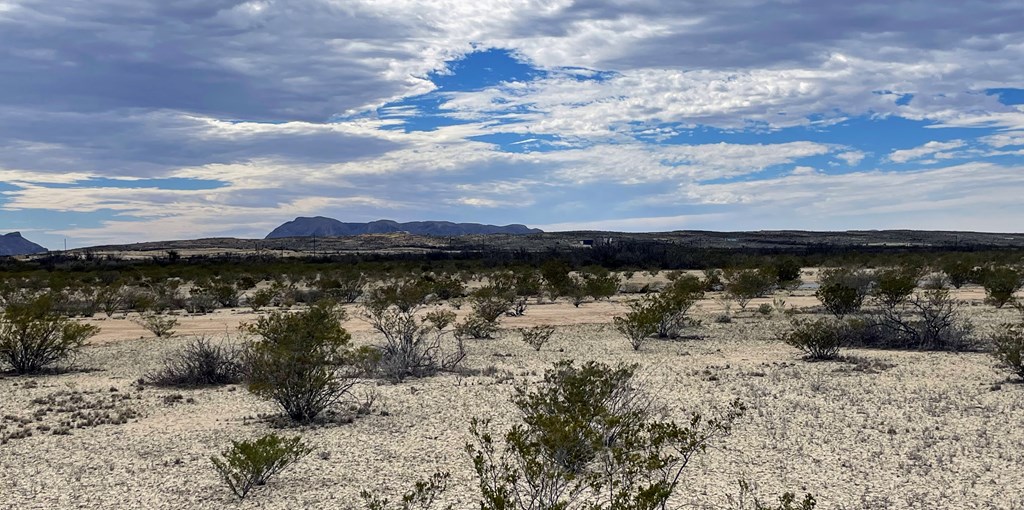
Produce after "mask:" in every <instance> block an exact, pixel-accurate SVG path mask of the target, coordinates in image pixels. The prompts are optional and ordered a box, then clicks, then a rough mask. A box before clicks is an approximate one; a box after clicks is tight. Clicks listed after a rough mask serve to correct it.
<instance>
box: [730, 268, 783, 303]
mask: <svg viewBox="0 0 1024 510" xmlns="http://www.w3.org/2000/svg"><path fill="white" fill-rule="evenodd" d="M723 278H724V279H725V292H727V293H728V294H729V295H730V296H732V297H733V298H734V299H735V300H736V302H737V303H738V304H739V305H740V309H742V310H746V309H747V304H748V303H750V300H751V299H754V298H758V297H763V296H765V295H766V294H768V293H769V292H771V290H772V288H773V287H774V286H775V277H774V276H773V275H771V274H770V273H768V272H767V271H762V270H760V269H730V270H727V271H725V273H724V275H723Z"/></svg>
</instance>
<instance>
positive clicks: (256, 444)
mask: <svg viewBox="0 0 1024 510" xmlns="http://www.w3.org/2000/svg"><path fill="white" fill-rule="evenodd" d="M312 451H313V449H312V448H310V447H309V446H307V445H306V444H304V443H303V442H302V439H301V438H299V437H291V438H282V437H279V436H277V435H276V434H268V435H266V436H263V437H261V438H259V439H257V440H255V441H231V448H229V449H227V450H225V451H224V452H222V453H221V455H220V457H217V456H213V457H210V460H211V461H212V462H213V467H214V469H216V470H217V473H219V474H220V476H221V478H222V479H223V480H224V483H225V484H227V486H228V488H230V489H231V492H233V493H234V494H235V495H236V496H238V499H245V497H246V496H247V495H248V494H249V491H251V490H252V489H253V487H256V486H258V485H266V483H267V481H268V480H270V478H271V477H273V476H275V475H277V474H278V473H280V472H281V471H283V470H284V469H285V468H286V467H288V466H290V465H291V464H294V463H295V462H297V461H298V460H300V459H302V458H303V457H305V456H306V455H309V453H310V452H312Z"/></svg>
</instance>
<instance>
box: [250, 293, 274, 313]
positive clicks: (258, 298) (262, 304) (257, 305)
mask: <svg viewBox="0 0 1024 510" xmlns="http://www.w3.org/2000/svg"><path fill="white" fill-rule="evenodd" d="M276 296H277V293H276V292H274V290H273V289H269V288H266V289H259V290H255V291H253V292H252V293H251V294H249V297H248V298H247V299H246V303H248V304H249V308H252V311H254V312H258V311H260V310H262V309H263V308H266V307H267V306H270V303H272V302H274V297H276Z"/></svg>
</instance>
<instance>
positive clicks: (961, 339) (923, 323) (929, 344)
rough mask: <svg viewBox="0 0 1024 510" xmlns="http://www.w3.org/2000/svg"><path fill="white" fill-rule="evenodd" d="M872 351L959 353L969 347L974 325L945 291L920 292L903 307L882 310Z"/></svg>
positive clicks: (928, 290) (929, 290) (930, 290)
mask: <svg viewBox="0 0 1024 510" xmlns="http://www.w3.org/2000/svg"><path fill="white" fill-rule="evenodd" d="M876 326H877V327H876V329H877V334H876V335H875V337H874V341H875V344H874V345H873V346H874V347H880V348H896V349H920V350H939V351H959V350H964V349H968V348H971V347H972V341H971V339H970V336H971V333H972V332H973V330H974V327H973V325H972V324H971V323H970V322H969V321H968V320H967V319H965V318H964V317H963V316H962V315H961V314H960V304H959V303H958V302H956V301H955V300H954V299H953V298H952V297H951V296H950V293H949V291H948V290H945V289H927V290H923V291H920V292H918V293H916V294H914V295H913V296H911V298H910V299H908V300H907V301H906V302H905V303H904V304H903V305H901V306H899V307H895V308H883V309H882V310H881V311H880V314H879V319H878V320H877V323H876Z"/></svg>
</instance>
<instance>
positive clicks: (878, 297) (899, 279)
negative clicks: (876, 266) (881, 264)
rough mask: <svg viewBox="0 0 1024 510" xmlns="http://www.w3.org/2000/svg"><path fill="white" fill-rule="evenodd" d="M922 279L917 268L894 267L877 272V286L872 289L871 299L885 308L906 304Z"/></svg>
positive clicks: (875, 275) (875, 276)
mask: <svg viewBox="0 0 1024 510" xmlns="http://www.w3.org/2000/svg"><path fill="white" fill-rule="evenodd" d="M920 278H921V270H920V269H919V268H916V267H908V266H901V267H892V268H887V269H880V270H878V271H876V272H875V274H874V280H875V285H874V287H873V288H872V289H871V297H872V298H873V299H874V300H875V302H877V303H878V304H879V306H881V307H883V308H894V307H896V306H899V305H900V304H902V303H904V302H905V301H906V300H907V299H908V298H909V297H910V296H911V294H913V293H914V289H915V288H917V281H918V279H920Z"/></svg>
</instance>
